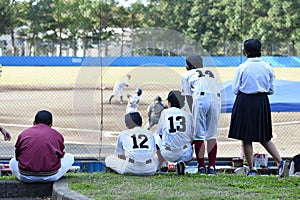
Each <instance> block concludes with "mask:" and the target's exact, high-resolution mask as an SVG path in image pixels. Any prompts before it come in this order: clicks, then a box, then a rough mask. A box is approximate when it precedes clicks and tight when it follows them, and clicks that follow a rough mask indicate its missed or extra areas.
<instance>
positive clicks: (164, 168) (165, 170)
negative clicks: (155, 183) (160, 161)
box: [159, 166, 168, 174]
mask: <svg viewBox="0 0 300 200" xmlns="http://www.w3.org/2000/svg"><path fill="white" fill-rule="evenodd" d="M159 173H160V174H168V166H165V167H162V168H160V170H159Z"/></svg>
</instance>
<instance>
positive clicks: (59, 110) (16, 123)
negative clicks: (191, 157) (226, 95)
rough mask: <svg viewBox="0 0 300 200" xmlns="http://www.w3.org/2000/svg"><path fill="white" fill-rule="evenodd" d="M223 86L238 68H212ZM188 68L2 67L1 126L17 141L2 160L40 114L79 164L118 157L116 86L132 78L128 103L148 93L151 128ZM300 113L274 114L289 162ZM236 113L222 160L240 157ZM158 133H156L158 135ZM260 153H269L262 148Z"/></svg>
mask: <svg viewBox="0 0 300 200" xmlns="http://www.w3.org/2000/svg"><path fill="white" fill-rule="evenodd" d="M212 69H213V70H215V71H216V72H217V73H218V75H219V81H220V83H224V82H226V81H229V80H232V79H233V77H234V73H235V69H236V68H235V67H218V68H212ZM184 72H185V68H184V67H146V66H142V67H125V66H124V67H112V66H109V67H86V66H85V67H47V66H41V67H2V73H1V77H0V84H1V86H0V88H1V97H0V99H1V104H0V109H1V120H0V125H1V126H4V127H6V129H7V130H8V131H9V132H10V133H11V135H12V140H11V141H9V142H4V141H3V140H1V141H0V143H1V148H0V157H1V158H2V159H5V158H10V157H12V156H13V155H14V144H15V142H16V140H17V136H18V134H19V133H20V132H21V131H22V130H23V129H24V128H26V127H28V126H31V125H32V122H33V117H34V115H35V114H36V112H37V111H38V110H41V109H46V110H49V111H51V112H52V113H53V116H54V124H53V126H54V128H56V129H57V130H59V131H60V132H61V133H62V134H63V135H64V137H65V142H66V151H67V152H71V153H73V154H74V155H75V157H76V158H96V159H103V158H104V157H105V156H107V155H108V154H112V153H113V150H114V144H115V140H116V137H117V135H118V133H119V131H121V130H123V129H125V125H124V115H125V111H126V103H125V104H120V103H119V102H118V100H119V96H116V97H115V98H114V99H113V103H112V104H111V105H110V104H108V98H109V96H110V94H111V92H112V88H113V85H114V83H115V82H117V81H118V80H119V79H120V78H121V77H123V76H125V75H126V74H128V73H129V74H131V80H130V86H129V87H128V88H125V92H124V98H125V99H126V96H127V94H133V93H134V92H135V90H136V89H137V88H138V87H140V88H142V90H143V94H142V100H141V104H140V106H139V108H138V110H139V112H140V113H141V115H142V117H143V125H145V124H146V122H147V106H148V105H149V104H150V103H151V102H152V101H153V99H154V98H155V97H156V96H158V95H159V96H161V97H162V98H163V99H165V98H166V95H167V94H168V92H169V91H170V90H172V89H179V90H180V89H181V86H180V83H181V76H182V74H183V73H184ZM299 74H300V68H275V78H276V79H280V80H291V81H300V77H299ZM299 117H300V115H299V113H290V112H289V113H288V112H282V113H272V119H273V133H274V138H273V139H274V140H273V141H274V143H275V145H276V146H277V148H278V150H279V151H280V153H281V155H282V156H283V157H292V156H294V155H295V154H298V153H299V151H298V147H297V145H298V144H297V143H298V142H297V141H298V140H297V139H298V136H299V132H298V130H299V128H300V120H299ZM229 123H230V113H222V114H221V118H220V121H219V129H218V141H219V149H218V157H237V156H239V155H240V148H241V147H240V142H239V141H236V140H231V139H228V138H227V134H228V128H229ZM155 128H156V127H154V128H153V131H155ZM254 151H255V152H259V153H266V152H265V150H264V149H263V148H261V146H260V145H257V144H255V145H254Z"/></svg>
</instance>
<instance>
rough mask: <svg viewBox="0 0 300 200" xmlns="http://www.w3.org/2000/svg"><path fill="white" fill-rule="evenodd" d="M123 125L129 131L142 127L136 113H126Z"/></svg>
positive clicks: (138, 115) (139, 116)
mask: <svg viewBox="0 0 300 200" xmlns="http://www.w3.org/2000/svg"><path fill="white" fill-rule="evenodd" d="M125 124H126V126H127V127H128V128H129V129H132V128H134V127H137V126H142V124H143V120H142V117H141V115H140V113H138V112H133V113H128V114H126V115H125Z"/></svg>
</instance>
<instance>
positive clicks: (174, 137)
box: [156, 90, 193, 175]
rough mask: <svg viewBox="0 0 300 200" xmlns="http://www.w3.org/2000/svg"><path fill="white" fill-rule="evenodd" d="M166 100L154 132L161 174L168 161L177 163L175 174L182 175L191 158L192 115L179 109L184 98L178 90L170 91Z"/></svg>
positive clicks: (165, 170)
mask: <svg viewBox="0 0 300 200" xmlns="http://www.w3.org/2000/svg"><path fill="white" fill-rule="evenodd" d="M167 100H168V108H167V109H164V110H163V111H162V113H161V116H160V119H159V122H158V126H157V130H156V132H157V134H158V135H159V137H156V141H157V145H158V147H159V150H158V152H157V154H158V158H159V161H160V164H161V172H162V173H164V172H165V173H166V172H167V169H168V168H167V164H166V161H170V162H177V168H176V169H177V173H178V174H179V175H184V174H185V163H186V162H189V161H191V160H192V158H193V147H192V145H191V143H192V141H193V121H192V114H191V113H188V112H186V111H184V110H182V109H181V108H182V107H183V106H184V100H185V98H184V96H182V95H181V92H180V91H179V90H172V91H170V93H169V94H168V98H167ZM158 135H157V136H158Z"/></svg>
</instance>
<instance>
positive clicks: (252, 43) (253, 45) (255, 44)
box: [244, 38, 261, 51]
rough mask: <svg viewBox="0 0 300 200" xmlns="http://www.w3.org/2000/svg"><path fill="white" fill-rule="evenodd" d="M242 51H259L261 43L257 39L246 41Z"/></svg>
mask: <svg viewBox="0 0 300 200" xmlns="http://www.w3.org/2000/svg"><path fill="white" fill-rule="evenodd" d="M244 49H245V50H246V51H259V50H260V49H261V43H260V41H259V40H258V39H252V38H251V39H248V40H246V41H245V42H244Z"/></svg>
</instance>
